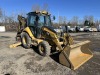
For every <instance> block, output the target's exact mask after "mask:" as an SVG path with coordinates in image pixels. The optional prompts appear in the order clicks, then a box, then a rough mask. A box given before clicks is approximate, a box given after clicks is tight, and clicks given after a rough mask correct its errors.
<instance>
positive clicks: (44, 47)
mask: <svg viewBox="0 0 100 75" xmlns="http://www.w3.org/2000/svg"><path fill="white" fill-rule="evenodd" d="M38 50H39V53H40V55H42V56H48V55H50V45H49V43H48V42H46V41H42V42H41V43H39V45H38Z"/></svg>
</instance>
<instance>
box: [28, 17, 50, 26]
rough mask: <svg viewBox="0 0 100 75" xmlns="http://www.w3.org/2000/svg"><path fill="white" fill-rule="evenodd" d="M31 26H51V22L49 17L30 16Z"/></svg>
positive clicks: (29, 22)
mask: <svg viewBox="0 0 100 75" xmlns="http://www.w3.org/2000/svg"><path fill="white" fill-rule="evenodd" d="M28 20H29V21H28V24H29V26H50V25H51V20H50V16H48V15H40V16H38V15H30V16H29V19H28Z"/></svg>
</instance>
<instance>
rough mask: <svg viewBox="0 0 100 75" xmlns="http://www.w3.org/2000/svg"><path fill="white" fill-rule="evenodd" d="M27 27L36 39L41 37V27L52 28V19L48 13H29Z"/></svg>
mask: <svg viewBox="0 0 100 75" xmlns="http://www.w3.org/2000/svg"><path fill="white" fill-rule="evenodd" d="M27 15H28V18H27V26H28V27H29V28H30V30H31V31H32V33H33V34H34V36H35V37H36V38H38V37H40V34H41V27H43V26H51V18H50V14H48V12H46V11H44V12H29V13H28V14H27Z"/></svg>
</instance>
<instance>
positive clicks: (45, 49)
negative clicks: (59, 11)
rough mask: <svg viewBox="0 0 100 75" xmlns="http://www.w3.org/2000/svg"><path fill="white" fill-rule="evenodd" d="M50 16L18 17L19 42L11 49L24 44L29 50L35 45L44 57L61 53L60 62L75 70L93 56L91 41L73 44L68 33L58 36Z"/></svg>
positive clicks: (11, 46)
mask: <svg viewBox="0 0 100 75" xmlns="http://www.w3.org/2000/svg"><path fill="white" fill-rule="evenodd" d="M50 16H51V15H50V14H49V13H48V12H46V11H42V12H39V11H35V12H29V13H28V14H27V19H25V18H24V17H22V16H18V20H19V22H20V25H19V27H18V28H19V30H18V33H17V36H16V39H17V41H18V40H19V42H18V43H15V44H12V45H10V48H13V47H17V46H19V45H21V44H22V46H23V47H24V48H26V49H28V48H30V47H31V46H32V45H34V46H37V47H38V51H39V53H40V54H41V55H42V56H47V55H50V53H51V51H56V52H59V53H60V54H59V62H60V63H61V64H62V65H65V66H67V67H69V68H71V69H73V70H75V69H77V68H78V67H80V66H81V65H82V64H84V63H85V62H86V61H88V60H89V59H90V58H91V57H92V56H93V54H92V52H91V51H90V49H89V47H88V46H89V42H90V41H83V42H80V43H77V44H73V38H72V37H71V36H70V35H69V34H68V33H67V32H66V31H63V32H62V33H61V35H60V34H58V32H57V31H56V30H55V28H54V27H53V26H52V24H51V17H50Z"/></svg>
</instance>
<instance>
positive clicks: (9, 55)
mask: <svg viewBox="0 0 100 75" xmlns="http://www.w3.org/2000/svg"><path fill="white" fill-rule="evenodd" d="M15 35H16V33H12V32H4V33H0V75H6V74H8V75H100V33H99V32H93V33H71V35H72V36H73V37H74V39H75V40H77V41H80V40H81V41H82V40H86V39H88V40H90V41H91V43H90V49H91V50H92V52H93V55H94V57H93V58H92V59H90V60H89V61H88V62H86V63H85V64H84V65H82V66H81V67H80V68H78V69H77V70H75V71H73V70H70V69H69V68H68V67H65V66H63V65H61V64H59V63H58V62H57V61H56V60H57V55H53V56H48V57H42V56H40V55H39V54H38V53H37V52H36V48H34V47H33V48H31V49H24V48H23V47H21V46H19V47H17V48H9V45H10V44H13V43H14V42H15Z"/></svg>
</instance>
